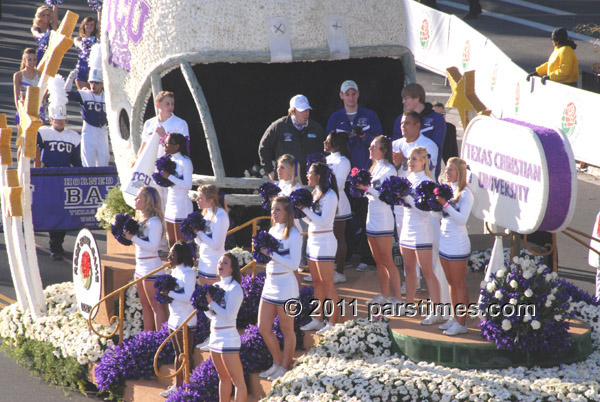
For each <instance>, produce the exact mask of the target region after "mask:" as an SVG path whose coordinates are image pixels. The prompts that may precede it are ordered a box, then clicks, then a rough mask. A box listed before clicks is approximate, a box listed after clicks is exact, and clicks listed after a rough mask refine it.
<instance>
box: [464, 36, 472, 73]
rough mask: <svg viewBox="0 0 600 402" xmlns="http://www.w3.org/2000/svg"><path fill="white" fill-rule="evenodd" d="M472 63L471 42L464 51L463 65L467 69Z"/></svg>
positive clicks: (467, 42) (466, 43) (467, 43)
mask: <svg viewBox="0 0 600 402" xmlns="http://www.w3.org/2000/svg"><path fill="white" fill-rule="evenodd" d="M470 61H471V42H470V41H466V42H465V48H464V50H463V58H462V65H463V68H464V69H466V68H467V66H468V65H469V62H470Z"/></svg>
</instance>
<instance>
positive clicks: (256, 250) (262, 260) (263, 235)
mask: <svg viewBox="0 0 600 402" xmlns="http://www.w3.org/2000/svg"><path fill="white" fill-rule="evenodd" d="M262 248H266V249H267V253H269V254H270V253H273V252H274V251H277V250H278V249H279V240H277V239H276V238H274V237H273V236H272V235H270V234H269V233H268V232H265V231H264V230H263V231H261V232H258V234H257V235H256V236H252V258H254V260H255V261H256V262H258V263H259V264H266V263H268V262H269V261H271V257H269V256H267V255H264V254H263V253H261V252H260V250H261V249H262Z"/></svg>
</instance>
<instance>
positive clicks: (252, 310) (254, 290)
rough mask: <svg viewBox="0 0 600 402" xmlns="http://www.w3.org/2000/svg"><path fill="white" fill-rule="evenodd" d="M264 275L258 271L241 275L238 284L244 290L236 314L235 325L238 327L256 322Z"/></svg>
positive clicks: (244, 326)
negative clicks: (242, 298)
mask: <svg viewBox="0 0 600 402" xmlns="http://www.w3.org/2000/svg"><path fill="white" fill-rule="evenodd" d="M266 277H267V275H266V274H265V273H264V272H260V273H258V274H256V276H254V275H246V276H244V277H242V283H240V285H241V286H242V290H243V291H244V300H243V301H242V305H241V306H240V311H239V312H238V316H237V322H236V325H237V327H238V328H246V327H247V326H248V325H252V324H256V319H257V318H258V315H257V314H256V313H257V311H258V305H259V304H260V296H261V295H262V290H263V287H264V286H265V279H266Z"/></svg>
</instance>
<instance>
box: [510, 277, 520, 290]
mask: <svg viewBox="0 0 600 402" xmlns="http://www.w3.org/2000/svg"><path fill="white" fill-rule="evenodd" d="M509 285H510V287H511V288H513V289H516V288H517V287H519V282H517V281H515V280H514V279H513V280H512V281H510V283H509Z"/></svg>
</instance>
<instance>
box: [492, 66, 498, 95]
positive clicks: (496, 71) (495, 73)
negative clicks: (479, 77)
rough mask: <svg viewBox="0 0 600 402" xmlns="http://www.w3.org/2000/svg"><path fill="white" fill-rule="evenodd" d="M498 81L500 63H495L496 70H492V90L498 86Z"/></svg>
mask: <svg viewBox="0 0 600 402" xmlns="http://www.w3.org/2000/svg"><path fill="white" fill-rule="evenodd" d="M496 81H498V63H496V64H494V71H492V88H491V90H492V92H494V88H496Z"/></svg>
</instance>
